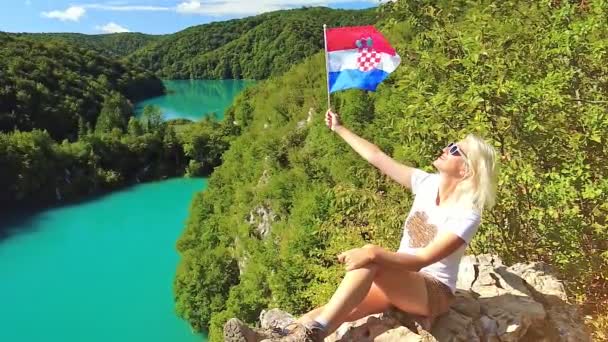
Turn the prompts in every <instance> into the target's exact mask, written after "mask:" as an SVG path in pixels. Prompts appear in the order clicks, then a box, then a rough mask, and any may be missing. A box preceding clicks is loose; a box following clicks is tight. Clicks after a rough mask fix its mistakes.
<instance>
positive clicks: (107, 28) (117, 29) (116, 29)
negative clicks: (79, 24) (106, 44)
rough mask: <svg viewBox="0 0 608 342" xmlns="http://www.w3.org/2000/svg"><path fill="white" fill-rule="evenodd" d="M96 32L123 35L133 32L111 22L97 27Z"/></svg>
mask: <svg viewBox="0 0 608 342" xmlns="http://www.w3.org/2000/svg"><path fill="white" fill-rule="evenodd" d="M95 29H96V30H99V31H101V32H103V33H122V32H131V31H130V30H129V29H128V28H126V27H123V26H120V25H118V24H117V23H115V22H113V21H111V22H109V23H107V24H105V25H103V26H95Z"/></svg>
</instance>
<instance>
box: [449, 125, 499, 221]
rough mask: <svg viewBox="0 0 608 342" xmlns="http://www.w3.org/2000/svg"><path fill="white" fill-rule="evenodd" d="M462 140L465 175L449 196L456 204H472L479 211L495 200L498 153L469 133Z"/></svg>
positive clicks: (490, 205) (489, 205)
mask: <svg viewBox="0 0 608 342" xmlns="http://www.w3.org/2000/svg"><path fill="white" fill-rule="evenodd" d="M462 142H464V143H465V144H466V150H465V151H464V153H465V154H466V157H465V160H466V163H467V175H466V176H465V178H464V179H463V180H462V181H461V182H460V183H458V185H457V186H456V189H455V190H454V193H453V195H452V196H451V197H453V200H454V201H455V202H457V203H458V204H460V205H462V204H465V203H466V204H467V206H468V205H472V206H473V208H474V209H477V210H478V211H479V212H480V213H481V212H482V211H483V209H484V208H488V209H490V208H492V207H493V206H494V203H495V200H496V186H497V183H498V169H499V167H498V162H497V159H498V158H497V157H498V154H497V153H496V151H495V150H494V147H492V146H491V145H490V144H488V143H487V142H485V141H484V140H483V139H481V138H480V137H478V136H476V135H473V134H469V135H467V136H466V138H464V139H463V140H462Z"/></svg>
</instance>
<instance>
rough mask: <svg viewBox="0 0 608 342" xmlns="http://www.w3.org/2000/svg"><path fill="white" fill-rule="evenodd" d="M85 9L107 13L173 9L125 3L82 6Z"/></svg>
mask: <svg viewBox="0 0 608 342" xmlns="http://www.w3.org/2000/svg"><path fill="white" fill-rule="evenodd" d="M82 6H83V7H85V8H92V9H98V10H105V11H123V12H127V11H170V10H171V7H164V6H145V5H144V6H139V5H126V4H124V3H108V4H88V5H82Z"/></svg>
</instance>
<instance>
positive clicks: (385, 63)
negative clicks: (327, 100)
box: [325, 26, 401, 93]
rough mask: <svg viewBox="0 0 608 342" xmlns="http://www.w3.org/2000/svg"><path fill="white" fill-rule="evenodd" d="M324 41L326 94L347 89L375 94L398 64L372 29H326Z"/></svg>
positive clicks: (381, 36)
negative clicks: (327, 91)
mask: <svg viewBox="0 0 608 342" xmlns="http://www.w3.org/2000/svg"><path fill="white" fill-rule="evenodd" d="M325 39H326V40H325V43H326V54H327V68H328V73H329V75H328V80H329V82H328V83H329V84H328V88H329V92H330V93H333V92H335V91H338V90H344V89H350V88H359V89H365V90H371V91H375V90H376V88H377V87H378V84H380V82H382V81H383V80H384V79H385V78H387V77H388V75H389V74H390V73H391V72H393V71H395V69H396V68H397V66H399V63H401V58H400V57H399V55H398V54H397V52H396V51H395V49H393V47H392V46H391V45H390V44H389V43H388V41H387V40H386V39H385V38H384V36H383V35H382V34H381V33H380V32H379V31H378V30H376V28H375V27H373V26H351V27H338V28H332V29H327V31H326V32H325Z"/></svg>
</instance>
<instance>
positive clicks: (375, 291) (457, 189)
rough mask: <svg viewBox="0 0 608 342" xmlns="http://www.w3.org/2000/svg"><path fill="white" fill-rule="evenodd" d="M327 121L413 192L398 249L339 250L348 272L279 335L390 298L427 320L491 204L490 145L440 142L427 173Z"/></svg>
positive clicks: (313, 332) (345, 318)
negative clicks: (331, 292)
mask: <svg viewBox="0 0 608 342" xmlns="http://www.w3.org/2000/svg"><path fill="white" fill-rule="evenodd" d="M325 121H326V124H327V125H328V127H329V128H330V129H331V130H332V131H333V132H335V133H337V134H338V135H339V136H340V137H341V138H342V139H344V141H346V142H347V143H348V144H349V145H350V146H351V147H352V148H353V149H354V150H355V151H356V152H357V153H358V154H360V155H361V156H362V157H363V158H364V159H365V160H367V161H368V162H370V163H371V164H372V165H374V166H375V167H377V168H378V169H380V171H382V172H383V173H384V174H386V175H387V176H389V177H390V178H392V179H393V180H395V181H396V182H398V183H400V184H401V185H403V186H404V187H406V188H408V189H410V190H411V191H412V192H413V193H414V195H415V199H414V203H413V204H412V208H411V210H410V213H409V215H408V217H407V219H406V221H405V224H404V229H403V237H402V239H401V244H400V246H399V249H398V251H397V252H391V251H389V250H386V249H384V248H382V247H379V246H374V245H366V246H364V247H362V248H355V249H351V250H349V251H346V252H344V253H342V254H340V255H339V256H338V260H339V261H340V262H341V263H343V264H344V265H345V268H346V271H347V272H346V275H345V277H344V279H343V280H342V283H341V284H340V286H339V287H338V289H337V290H336V292H335V293H334V295H333V296H332V297H331V299H330V301H329V302H328V303H327V304H326V305H324V306H322V307H320V308H317V309H315V310H313V311H311V312H309V313H307V314H306V315H304V316H303V317H301V318H300V319H298V321H297V324H294V325H293V326H291V329H289V331H286V332H285V334H284V335H286V336H283V337H280V338H278V339H277V340H280V341H322V340H323V338H324V337H325V336H327V335H329V334H330V333H331V332H333V331H334V330H335V329H337V328H338V327H339V326H340V325H341V324H342V323H344V322H349V321H354V320H357V319H359V318H362V317H365V316H367V315H370V314H374V313H379V312H383V311H385V310H386V309H388V308H389V307H391V306H394V307H396V308H398V309H400V310H402V311H405V312H408V313H411V314H415V315H420V316H424V317H426V318H427V321H428V322H429V327H430V324H431V323H432V321H433V320H434V319H435V318H436V317H437V316H438V315H441V314H443V313H446V312H447V311H448V310H449V307H450V302H451V301H452V299H453V296H454V295H453V293H454V291H455V287H456V278H457V275H458V266H459V263H460V259H461V257H462V256H463V254H464V251H465V249H466V246H467V244H468V243H470V241H471V239H472V238H473V235H474V234H475V232H476V231H477V228H478V226H479V223H480V222H481V214H482V212H483V209H484V208H488V207H491V206H492V205H493V204H494V199H495V194H496V180H497V174H498V172H497V164H496V152H495V151H494V149H493V148H492V146H490V145H489V144H487V143H486V142H484V141H483V140H481V139H480V138H478V137H476V136H474V135H468V136H467V137H466V138H465V139H464V140H462V141H460V142H458V143H451V144H449V145H448V146H447V147H445V148H444V149H443V152H442V154H441V155H440V156H439V157H438V158H437V159H436V160H435V161H434V162H433V166H434V167H435V168H436V169H437V171H438V172H437V173H434V174H429V173H426V172H424V171H422V170H419V169H415V168H412V167H409V166H406V165H403V164H400V163H398V162H396V161H395V160H394V159H392V158H391V157H389V156H388V155H386V154H384V153H383V152H382V151H380V149H378V147H377V146H375V145H373V144H372V143H370V142H368V141H366V140H365V139H363V138H361V137H359V136H357V135H356V134H354V133H352V132H351V131H350V130H348V129H347V128H346V127H344V126H342V125H341V124H340V121H339V118H338V115H337V114H335V113H333V112H331V110H329V111H327V114H326V119H325ZM226 328H228V330H230V329H232V330H230V331H231V332H232V335H231V336H235V335H238V336H240V338H241V341H251V340H254V339H256V338H263V337H269V336H264V335H267V334H260V333H255V332H253V331H251V330H248V328H246V327H245V326H244V325H242V324H241V323H240V322H239V321H238V320H231V321H229V322H228V323H227V324H226ZM234 331H238V333H237V334H234ZM229 335H230V334H229ZM274 337H275V338H276V337H277V336H276V335H275V336H274ZM229 340H230V339H229ZM236 340H238V339H233V341H236Z"/></svg>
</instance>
